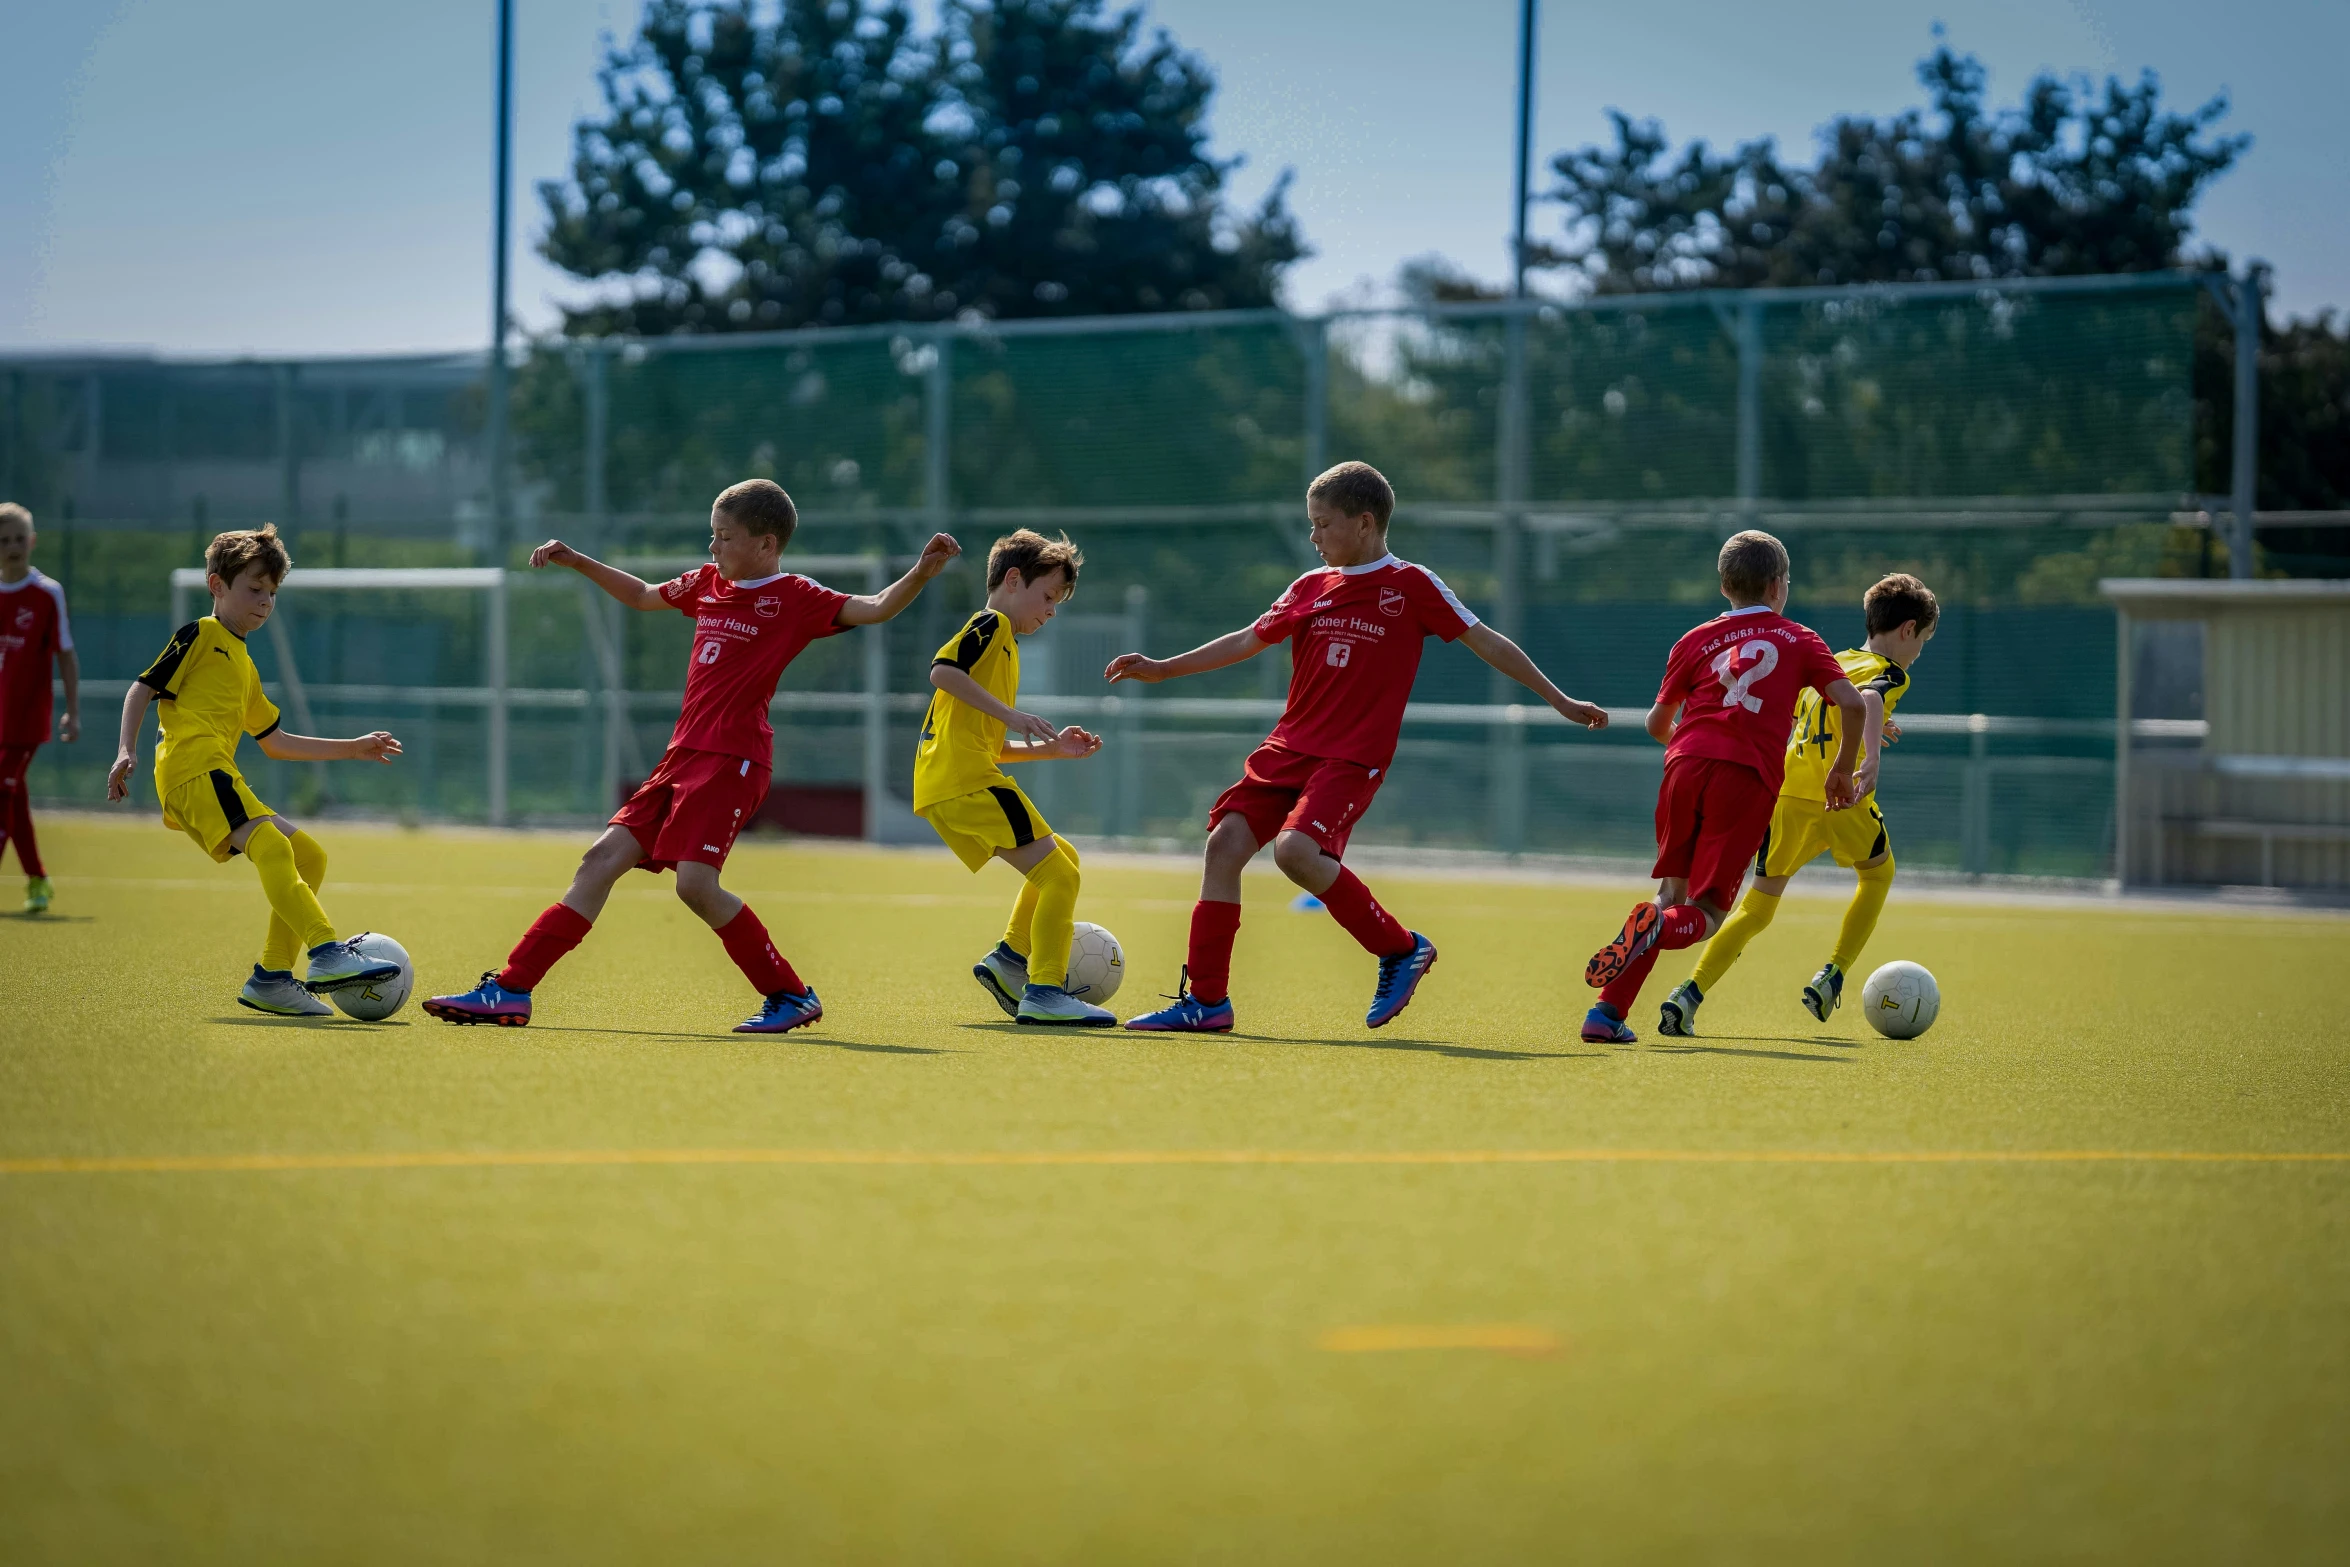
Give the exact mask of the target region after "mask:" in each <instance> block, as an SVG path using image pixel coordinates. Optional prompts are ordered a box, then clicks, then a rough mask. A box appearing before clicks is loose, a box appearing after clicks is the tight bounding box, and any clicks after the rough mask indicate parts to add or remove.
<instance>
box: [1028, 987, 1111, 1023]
mask: <svg viewBox="0 0 2350 1567" xmlns="http://www.w3.org/2000/svg"><path fill="white" fill-rule="evenodd" d="M1012 1021H1013V1022H1015V1023H1033V1024H1036V1025H1038V1026H1039V1027H1043V1028H1108V1027H1110V1026H1111V1025H1112V1024H1114V1023H1116V1022H1117V1021H1118V1014H1116V1013H1115V1012H1112V1011H1111V1010H1110V1009H1109V1008H1108V1007H1097V1006H1095V1005H1094V1004H1093V1003H1092V1002H1090V1001H1080V1000H1078V999H1077V998H1076V997H1075V996H1072V995H1071V994H1069V992H1068V991H1066V990H1064V989H1062V988H1061V987H1060V986H1059V985H1039V984H1036V983H1035V982H1034V981H1031V982H1030V983H1029V986H1028V988H1027V989H1026V990H1024V991H1022V992H1021V993H1020V1009H1019V1010H1018V1011H1017V1012H1014V1013H1013V1014H1012Z"/></svg>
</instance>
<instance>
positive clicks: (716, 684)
mask: <svg viewBox="0 0 2350 1567" xmlns="http://www.w3.org/2000/svg"><path fill="white" fill-rule="evenodd" d="M661 597H663V598H664V599H666V600H668V601H669V602H670V603H671V604H673V605H675V606H676V607H677V608H678V609H679V610H680V611H681V612H683V613H684V614H686V615H689V616H691V617H692V618H693V622H694V655H693V662H692V663H691V664H689V665H688V666H687V667H686V672H685V702H684V705H683V706H681V707H680V708H679V709H678V713H677V727H676V728H675V729H674V730H672V731H671V732H670V735H669V744H670V747H671V748H672V749H676V748H678V747H681V746H682V747H684V748H685V749H687V750H690V751H716V752H717V753H719V754H720V755H721V756H740V757H747V758H749V759H750V760H751V761H754V762H756V763H758V764H759V765H760V766H761V767H767V766H771V765H773V763H774V760H775V729H774V727H773V726H772V725H770V724H769V723H768V722H767V704H768V703H769V702H771V701H773V700H774V699H775V682H776V681H778V680H780V679H782V678H783V669H784V666H785V665H786V664H789V663H790V662H791V661H792V660H793V659H795V658H797V657H799V656H800V650H801V649H802V648H804V647H806V646H807V645H808V644H809V643H811V642H813V641H815V640H816V639H817V638H818V637H829V636H831V635H833V634H834V633H835V632H839V631H846V630H847V629H848V628H847V627H846V626H843V625H842V624H841V623H840V607H841V606H842V605H843V604H846V603H847V602H848V601H849V596H848V595H847V594H846V593H835V592H833V591H832V589H830V588H828V587H825V586H823V585H822V584H820V583H815V582H811V581H809V580H808V579H807V578H806V577H803V576H799V575H797V574H796V573H793V572H788V571H787V572H784V573H782V574H780V575H778V576H773V577H762V578H760V579H758V580H757V581H753V582H729V581H727V580H726V579H725V578H724V577H721V576H720V575H718V568H717V566H715V565H709V566H698V567H696V568H695V569H693V570H692V571H689V572H687V573H686V574H685V575H684V576H682V577H679V578H677V579H675V580H674V581H670V582H664V583H662V584H661Z"/></svg>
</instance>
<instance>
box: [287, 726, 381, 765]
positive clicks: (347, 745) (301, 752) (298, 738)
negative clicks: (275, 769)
mask: <svg viewBox="0 0 2350 1567" xmlns="http://www.w3.org/2000/svg"><path fill="white" fill-rule="evenodd" d="M256 743H257V744H259V745H260V747H261V754H262V755H263V756H266V757H270V758H272V759H274V760H276V761H280V762H389V761H390V760H391V759H392V758H393V757H395V756H398V755H399V754H400V742H399V741H397V740H395V739H393V738H392V737H391V736H390V735H389V734H386V733H385V732H384V731H383V730H381V729H378V730H375V731H374V732H372V733H370V734H363V735H359V736H357V737H356V738H353V739H350V740H321V739H319V738H317V737H316V736H315V735H290V734H287V733H286V732H285V731H284V730H283V729H272V730H271V731H270V732H269V733H267V734H265V735H263V736H262V737H261V738H260V740H259V741H258V742H256Z"/></svg>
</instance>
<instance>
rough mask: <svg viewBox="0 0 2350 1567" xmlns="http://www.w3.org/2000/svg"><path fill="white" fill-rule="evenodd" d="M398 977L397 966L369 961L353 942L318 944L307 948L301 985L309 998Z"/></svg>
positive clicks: (395, 964)
mask: <svg viewBox="0 0 2350 1567" xmlns="http://www.w3.org/2000/svg"><path fill="white" fill-rule="evenodd" d="M399 974H400V965H399V964H397V963H386V962H385V961H384V960H383V959H381V958H371V957H369V956H368V955H367V954H366V953H364V952H361V951H360V950H359V947H358V944H357V943H355V942H349V941H322V942H320V943H319V944H318V945H317V946H315V947H312V948H311V949H310V969H309V972H308V973H306V974H304V975H303V976H302V983H303V984H304V985H305V986H307V987H308V988H309V991H310V993H311V994H312V995H314V996H323V995H326V994H327V993H329V992H330V991H336V990H351V989H355V988H357V987H358V986H360V985H373V984H376V983H378V982H379V981H382V980H387V979H396V978H398V977H399Z"/></svg>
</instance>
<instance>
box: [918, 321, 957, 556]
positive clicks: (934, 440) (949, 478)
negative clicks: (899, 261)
mask: <svg viewBox="0 0 2350 1567" xmlns="http://www.w3.org/2000/svg"><path fill="white" fill-rule="evenodd" d="M954 351H955V340H954V337H953V336H952V335H951V334H950V333H948V332H946V331H944V330H942V331H940V332H938V333H937V334H936V335H935V336H933V337H932V338H931V340H930V367H929V369H928V370H927V371H925V372H924V374H923V377H922V509H923V511H924V512H925V513H927V514H928V519H929V522H930V527H931V531H932V532H934V533H942V532H944V531H945V530H946V525H947V513H948V511H949V510H950V509H951V508H952V506H953V503H954V478H955V476H954V468H953V465H952V464H953V456H954V446H953V442H954V402H955V370H954Z"/></svg>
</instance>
